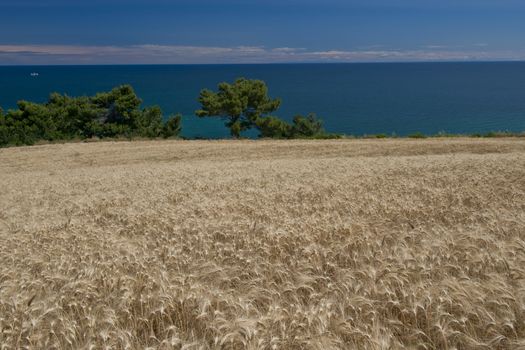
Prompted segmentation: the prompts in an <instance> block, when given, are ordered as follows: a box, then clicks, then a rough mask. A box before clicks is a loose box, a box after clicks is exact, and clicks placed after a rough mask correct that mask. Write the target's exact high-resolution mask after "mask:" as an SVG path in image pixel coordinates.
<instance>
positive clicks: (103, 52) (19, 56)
mask: <svg viewBox="0 0 525 350" xmlns="http://www.w3.org/2000/svg"><path fill="white" fill-rule="evenodd" d="M483 48H484V47H483V45H479V44H478V45H473V49H472V50H467V49H457V48H456V49H450V48H449V49H447V47H445V46H438V45H428V46H425V47H422V48H421V49H419V50H392V49H382V50H381V49H369V50H355V51H339V50H328V51H309V50H307V49H304V48H291V47H278V48H265V47H259V46H237V47H213V46H209V47H206V46H178V45H153V44H151V45H132V46H74V45H0V64H3V65H10V64H192V63H200V64H208V63H300V62H305V63H306V62H403V61H408V62H412V61H483V60H525V52H510V51H509V52H506V51H499V52H498V51H483Z"/></svg>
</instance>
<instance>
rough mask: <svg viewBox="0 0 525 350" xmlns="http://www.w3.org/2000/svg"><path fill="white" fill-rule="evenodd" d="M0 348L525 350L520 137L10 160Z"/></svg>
mask: <svg viewBox="0 0 525 350" xmlns="http://www.w3.org/2000/svg"><path fill="white" fill-rule="evenodd" d="M0 189H1V191H0V344H1V349H26V348H27V349H525V140H523V139H467V138H465V139H461V138H458V139H425V140H333V141H136V142H113V143H112V142H103V143H80V144H64V145H43V146H35V147H21V148H9V149H2V150H0Z"/></svg>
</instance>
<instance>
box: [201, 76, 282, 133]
mask: <svg viewBox="0 0 525 350" xmlns="http://www.w3.org/2000/svg"><path fill="white" fill-rule="evenodd" d="M199 102H200V104H201V106H202V107H201V109H199V110H197V111H196V112H195V114H196V115H197V116H199V117H221V118H225V119H226V123H225V125H226V127H228V128H229V129H230V133H231V135H232V136H233V137H239V136H240V134H241V132H242V131H245V130H248V129H250V128H252V127H254V126H256V123H257V120H258V119H259V118H261V117H263V116H265V115H267V114H269V113H272V112H274V111H275V110H277V109H278V108H279V106H280V104H281V100H280V99H272V98H270V97H268V88H267V86H266V84H265V83H264V82H263V81H261V80H248V79H245V78H239V79H237V80H236V81H235V82H234V83H233V84H229V83H226V82H223V83H220V84H219V85H218V91H217V92H214V91H211V90H208V89H204V90H202V91H201V93H200V95H199Z"/></svg>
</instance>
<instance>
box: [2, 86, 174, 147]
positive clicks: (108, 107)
mask: <svg viewBox="0 0 525 350" xmlns="http://www.w3.org/2000/svg"><path fill="white" fill-rule="evenodd" d="M141 103H142V101H141V100H140V98H138V97H137V95H136V94H135V92H134V90H133V88H132V87H131V86H129V85H122V86H119V87H116V88H114V89H113V90H111V91H109V92H103V93H98V94H96V95H95V96H92V97H87V96H82V97H69V96H67V95H61V94H58V93H53V94H51V95H50V96H49V99H48V101H47V102H46V103H43V104H40V103H34V102H29V101H19V102H18V109H16V110H9V111H8V112H7V113H4V112H0V146H5V145H10V144H12V145H24V144H25V145H31V144H34V143H35V142H37V141H40V140H46V141H55V140H71V139H85V138H91V137H98V138H104V137H126V138H131V137H135V136H137V137H148V138H154V137H166V135H169V136H168V137H173V136H177V135H178V134H179V133H180V118H172V119H169V120H168V121H166V122H163V120H162V111H161V109H160V108H159V107H158V106H154V107H148V108H144V109H140V105H141Z"/></svg>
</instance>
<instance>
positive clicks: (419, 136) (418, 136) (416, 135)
mask: <svg viewBox="0 0 525 350" xmlns="http://www.w3.org/2000/svg"><path fill="white" fill-rule="evenodd" d="M408 137H409V138H411V139H425V138H427V137H426V135H425V134H423V133H421V132H419V131H418V132H416V133H413V134H410V135H408Z"/></svg>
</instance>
